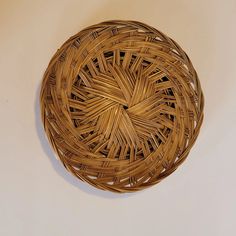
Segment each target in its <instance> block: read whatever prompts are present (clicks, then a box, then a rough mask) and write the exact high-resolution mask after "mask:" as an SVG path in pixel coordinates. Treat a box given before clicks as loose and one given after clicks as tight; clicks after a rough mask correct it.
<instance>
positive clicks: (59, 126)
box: [41, 21, 204, 192]
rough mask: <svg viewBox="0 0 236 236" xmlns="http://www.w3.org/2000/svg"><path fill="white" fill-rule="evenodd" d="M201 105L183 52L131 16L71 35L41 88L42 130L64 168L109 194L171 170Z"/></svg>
mask: <svg viewBox="0 0 236 236" xmlns="http://www.w3.org/2000/svg"><path fill="white" fill-rule="evenodd" d="M203 105H204V100H203V94H202V90H201V87H200V83H199V80H198V76H197V73H196V71H195V70H194V68H193V65H192V63H191V62H190V60H189V58H188V56H187V55H186V53H185V52H184V51H183V50H182V49H181V48H180V46H179V45H178V44H177V43H176V42H175V41H173V40H172V39H170V38H169V37H167V36H166V35H165V34H163V33H161V32H160V31H158V30H156V29H155V28H153V27H150V26H148V25H146V24H143V23H140V22H134V21H108V22H103V23H100V24H97V25H93V26H90V27H88V28H86V29H84V30H82V31H80V32H79V33H78V34H76V35H74V36H73V37H71V38H70V39H69V40H67V41H66V42H65V43H64V44H63V45H62V47H61V48H60V49H59V50H58V51H57V52H56V54H55V55H54V56H53V58H52V59H51V61H50V63H49V65H48V68H47V70H46V72H45V74H44V79H43V83H42V88H41V112H42V120H43V125H44V128H45V132H46V134H47V136H48V139H49V141H50V143H51V144H52V147H53V148H54V150H55V151H56V153H57V155H58V157H59V158H60V160H61V162H62V163H63V165H64V166H65V168H66V169H67V170H69V171H70V172H71V173H73V174H74V175H75V176H76V177H78V178H79V179H81V180H83V181H86V182H88V183H90V184H91V185H93V186H95V187H97V188H100V189H103V190H110V191H113V192H132V191H137V190H141V189H144V188H146V187H149V186H151V185H153V184H156V183H158V182H159V181H160V180H162V179H163V178H165V177H166V176H168V175H169V174H171V173H172V172H173V171H174V170H175V169H176V168H177V167H178V166H179V165H180V164H181V163H182V162H183V161H184V160H185V158H186V157H187V155H188V153H189V151H190V149H191V147H192V146H193V144H194V142H195V140H196V138H197V136H198V133H199V129H200V126H201V123H202V120H203Z"/></svg>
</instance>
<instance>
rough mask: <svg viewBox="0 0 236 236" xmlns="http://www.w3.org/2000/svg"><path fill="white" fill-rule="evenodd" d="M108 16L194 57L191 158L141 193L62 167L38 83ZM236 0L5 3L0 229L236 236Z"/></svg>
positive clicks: (40, 235) (1, 12) (0, 32)
mask: <svg viewBox="0 0 236 236" xmlns="http://www.w3.org/2000/svg"><path fill="white" fill-rule="evenodd" d="M107 19H133V20H139V21H143V22H145V23H147V24H150V25H152V26H154V27H156V28H158V29H159V30H161V31H163V32H164V33H166V34H167V35H169V36H170V37H172V38H174V39H175V40H176V41H177V42H178V43H179V44H180V45H181V46H182V47H183V48H184V49H185V51H186V52H187V53H188V54H189V56H190V58H191V60H192V62H193V64H194V66H195V68H196V70H197V71H198V74H199V78H200V80H201V84H202V88H203V91H204V94H205V99H206V105H205V120H204V124H203V127H202V130H201V133H200V136H199V138H198V140H197V142H196V144H195V146H194V148H193V149H192V151H191V154H190V156H189V158H188V159H187V161H186V162H185V163H184V164H183V165H182V166H181V167H180V168H179V169H178V170H177V171H176V172H175V173H174V174H172V175H171V176H169V177H168V178H167V179H165V180H164V181H163V182H161V183H160V184H159V185H156V186H154V187H152V188H150V189H147V190H145V191H142V192H138V193H135V194H125V195H117V194H112V193H108V192H103V191H99V190H96V189H94V188H92V187H89V186H88V185H87V184H84V183H82V182H79V181H77V179H75V178H74V177H72V176H71V175H70V174H69V173H67V172H66V170H65V169H64V168H63V167H62V165H61V164H60V163H58V162H57V161H56V159H55V156H54V154H53V152H52V151H51V148H50V147H49V145H48V142H47V140H46V138H45V136H44V132H43V130H42V126H41V120H40V116H39V99H38V95H39V88H40V82H41V79H42V75H43V73H44V70H45V69H46V67H47V64H48V62H49V60H50V58H51V57H52V55H53V54H54V52H55V51H56V50H57V48H58V47H60V46H61V44H62V43H63V42H64V41H65V40H66V39H67V38H68V37H69V36H71V35H73V34H75V33H77V32H78V31H79V30H81V29H82V28H84V27H86V26H88V25H91V24H94V23H98V22H101V21H103V20H107ZM235 23H236V0H221V1H219V0H192V1H190V0H175V1H173V0H168V1H167V0H153V1H151V0H118V1H111V0H87V1H82V0H79V1H78V0H77V1H76V0H70V1H69V0H53V1H50V0H42V1H40V0H37V1H33V0H28V1H27V0H14V1H13V0H0V79H1V85H0V108H1V111H0V112H1V113H0V161H1V163H0V235H3V236H9V235H10V236H12V235H17V236H18V235H20V236H21V235H22V236H26V235H30V236H31V235H32V236H34V235H36V236H54V235H57V236H62V235H63V236H64V235H79V236H87V235H89V236H90V235H91V236H93V235H96V236H100V235H101V236H106V235H112V236H117V235H125V236H126V235H127V236H132V235H135V236H143V235H162V236H172V235H174V236H175V235H181V236H182V235H186V236H188V235H190V236H199V235H201V236H222V235H227V236H231V235H232V236H234V235H236V228H235V227H236V226H235V225H236V189H235V187H236V184H235V180H236V149H235V147H236V138H235V137H236V105H235V104H236V47H235V42H236V26H235Z"/></svg>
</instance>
